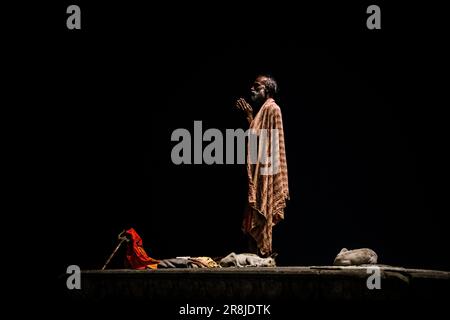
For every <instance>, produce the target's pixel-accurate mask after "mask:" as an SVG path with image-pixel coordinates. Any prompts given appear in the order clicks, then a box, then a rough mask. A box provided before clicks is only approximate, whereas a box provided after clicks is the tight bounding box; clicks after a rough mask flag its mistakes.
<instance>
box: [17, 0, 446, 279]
mask: <svg viewBox="0 0 450 320" xmlns="http://www.w3.org/2000/svg"><path fill="white" fill-rule="evenodd" d="M69 4H72V3H59V4H58V5H55V6H50V5H48V6H46V7H45V14H46V18H45V19H43V20H42V19H41V20H40V27H39V28H38V30H36V29H33V33H32V34H33V35H34V34H35V33H36V34H37V36H36V37H34V38H33V39H31V41H30V42H29V44H30V47H29V49H30V51H29V52H28V54H29V55H28V56H27V58H26V60H25V61H24V65H26V66H29V70H31V71H32V72H30V77H29V78H27V79H29V80H30V82H31V83H32V87H33V88H34V90H33V91H31V92H32V98H35V99H36V100H35V101H39V103H37V102H36V108H33V109H32V110H31V111H30V112H29V113H27V115H28V116H29V117H30V118H31V119H33V118H34V117H35V116H36V123H35V125H36V126H37V127H38V128H37V130H36V132H35V135H31V136H30V137H29V139H30V140H31V141H34V142H37V143H38V147H37V148H36V150H33V152H30V153H31V155H30V165H31V167H32V168H34V169H35V170H34V173H35V176H33V181H32V183H31V184H30V185H29V187H30V189H31V190H36V194H38V195H37V197H36V198H37V201H36V208H38V209H36V210H37V212H42V213H39V214H36V215H35V216H34V218H32V219H30V220H28V221H27V223H28V226H29V227H30V229H35V227H36V226H37V225H39V234H40V235H42V233H44V234H45V235H47V236H48V238H46V240H45V241H44V240H42V238H38V237H35V239H34V241H36V242H37V243H39V246H38V250H36V252H37V253H38V256H40V257H42V259H43V257H44V256H45V257H48V258H51V259H52V261H53V263H52V264H51V265H52V270H53V271H54V274H55V275H57V274H62V273H64V272H65V268H66V267H67V266H68V265H71V264H77V265H79V266H80V267H81V268H82V269H98V268H101V267H102V265H103V264H104V262H105V260H106V259H107V257H108V256H109V254H110V253H111V252H112V250H113V249H114V247H115V246H116V243H117V239H116V236H117V234H118V233H119V232H120V231H122V230H123V229H125V228H129V227H134V228H135V229H136V230H137V232H138V233H139V234H140V235H141V236H142V238H143V239H144V247H145V249H146V250H147V253H148V254H149V255H150V256H152V257H154V258H159V259H163V258H172V257H175V256H185V255H190V256H204V255H205V256H212V257H216V256H222V255H226V254H228V253H229V252H231V251H236V252H240V251H244V250H245V245H246V242H245V239H244V238H243V236H242V234H241V231H240V224H241V218H242V213H243V209H244V205H245V201H246V188H247V186H246V176H245V167H244V166H243V165H181V166H176V165H174V164H172V162H171V158H170V152H171V149H172V147H173V146H174V145H175V143H174V142H171V140H170V137H171V133H172V131H173V130H174V129H176V128H187V129H188V130H190V131H191V132H192V130H193V121H194V120H202V121H203V128H204V130H206V129H207V128H219V129H221V130H225V128H239V127H243V128H245V125H246V123H245V119H244V117H243V116H242V114H240V113H239V112H238V111H237V110H235V109H234V100H235V99H236V98H238V97H241V96H245V95H246V94H247V93H248V90H249V87H250V85H251V83H252V81H253V80H254V78H255V76H256V75H257V74H259V73H261V72H262V73H265V72H268V73H270V74H272V75H273V76H274V77H275V78H276V79H277V80H278V83H279V86H280V94H279V97H278V98H277V102H278V104H279V105H280V107H281V110H282V113H283V121H284V127H285V135H286V152H287V162H288V172H289V184H290V193H291V201H290V202H288V206H287V209H286V214H285V220H284V221H282V222H281V223H280V224H279V225H277V226H276V227H275V229H274V240H273V241H274V243H273V245H274V251H276V252H278V253H279V257H278V260H277V262H278V264H279V265H283V266H284V265H327V264H331V263H332V262H333V259H334V257H335V255H336V254H337V252H338V251H339V250H340V249H341V248H342V247H347V248H360V247H370V248H372V249H374V250H375V251H376V252H377V253H378V255H379V263H382V264H389V265H396V266H405V267H414V268H430V269H443V270H450V261H449V257H448V251H449V250H448V240H449V239H448V225H447V224H446V214H447V213H448V204H447V202H446V195H447V193H446V189H447V187H446V185H447V181H448V180H447V177H448V176H447V168H446V165H447V161H446V158H445V157H444V155H445V154H446V153H447V150H446V149H447V137H446V134H445V129H446V128H445V126H446V122H447V121H446V117H444V114H446V113H445V108H446V106H447V105H448V99H447V97H446V95H445V94H446V91H447V90H448V79H447V75H448V73H446V70H448V61H447V57H448V49H446V48H445V43H444V39H446V37H445V32H444V29H443V20H442V19H440V17H439V12H442V11H441V10H440V9H439V7H432V6H425V5H422V6H412V5H404V6H398V7H394V6H393V5H392V4H391V5H387V4H379V5H380V7H381V11H382V18H381V19H382V21H381V23H382V29H381V30H368V29H367V28H366V19H367V16H368V15H367V14H366V8H367V6H368V5H369V4H371V3H362V4H345V5H344V4H333V5H331V4H326V3H318V4H317V5H305V4H295V5H281V4H278V5H274V4H273V3H262V2H260V3H257V4H254V5H253V6H250V5H249V6H245V7H244V6H243V5H238V4H230V3H227V4H225V3H217V4H215V5H200V4H191V3H189V4H186V3H185V4H183V5H181V4H175V3H171V4H167V5H165V6H160V5H158V6H157V5H142V4H137V3H135V4H128V3H125V2H124V3H116V4H108V3H103V4H100V3H98V4H97V5H95V6H94V5H93V4H92V3H87V2H85V1H78V2H77V4H79V5H80V7H81V11H82V29H81V30H67V28H66V25H65V23H66V18H67V14H66V13H65V9H66V7H67V5H69ZM41 9H42V8H41ZM34 177H35V178H34ZM33 192H34V191H33ZM122 262H123V255H122V253H120V252H119V255H118V256H117V257H116V258H115V259H114V260H113V261H112V262H111V265H110V267H111V268H119V267H121V266H122Z"/></svg>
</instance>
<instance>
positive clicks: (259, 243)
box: [236, 76, 289, 257]
mask: <svg viewBox="0 0 450 320" xmlns="http://www.w3.org/2000/svg"><path fill="white" fill-rule="evenodd" d="M277 91H278V86H277V83H276V81H275V79H273V78H272V77H270V76H258V77H257V78H256V80H255V82H254V83H253V85H252V87H251V100H252V102H253V106H254V107H255V109H256V110H257V113H256V116H255V117H254V116H253V108H252V106H251V105H250V104H249V103H247V102H246V101H245V100H244V99H243V98H240V99H238V100H237V101H236V107H237V108H238V109H239V110H242V111H243V112H244V113H245V115H246V117H247V121H248V123H249V125H250V132H251V133H255V134H256V135H258V137H259V148H258V152H257V154H256V155H255V154H254V153H255V152H254V151H252V150H253V149H252V147H251V146H250V141H251V138H249V143H248V145H247V173H248V203H247V206H246V210H245V213H244V220H243V224H242V230H243V232H244V233H245V234H247V235H248V236H249V243H250V245H249V246H250V248H249V249H250V251H251V252H253V253H257V254H258V255H260V256H262V257H268V256H270V255H271V254H272V227H273V226H275V225H276V224H277V223H278V222H279V221H280V220H282V219H284V208H285V207H286V201H287V200H289V188H288V175H287V164H286V152H285V147H284V131H283V121H282V116H281V110H280V107H279V106H278V105H277V104H276V103H275V100H274V99H273V97H274V95H275V94H276V93H277ZM258 110H259V111H258ZM265 137H267V139H262V138H265ZM261 139H262V140H264V141H265V142H264V143H263V144H262V145H261V141H262V140H261ZM261 148H262V149H261ZM252 153H253V154H252ZM263 158H264V159H263ZM267 158H269V159H271V160H269V161H268V162H267V161H266V160H267ZM252 159H253V160H252ZM254 159H256V161H254ZM267 169H269V170H267Z"/></svg>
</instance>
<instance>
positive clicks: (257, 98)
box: [250, 91, 265, 103]
mask: <svg viewBox="0 0 450 320" xmlns="http://www.w3.org/2000/svg"><path fill="white" fill-rule="evenodd" d="M250 99H251V100H252V101H253V102H256V103H261V102H262V101H264V99H265V97H264V93H262V92H261V91H260V92H257V91H252V92H251V93H250Z"/></svg>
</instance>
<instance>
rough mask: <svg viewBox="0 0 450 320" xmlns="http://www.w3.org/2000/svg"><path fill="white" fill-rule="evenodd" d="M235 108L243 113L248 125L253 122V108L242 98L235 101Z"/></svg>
mask: <svg viewBox="0 0 450 320" xmlns="http://www.w3.org/2000/svg"><path fill="white" fill-rule="evenodd" d="M236 108H238V109H239V110H242V111H244V112H245V115H246V118H247V121H248V124H249V125H250V124H251V123H252V121H253V108H252V106H251V105H250V104H248V102H247V101H245V99H244V98H240V99H238V100H237V101H236Z"/></svg>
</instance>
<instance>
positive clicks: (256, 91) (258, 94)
mask: <svg viewBox="0 0 450 320" xmlns="http://www.w3.org/2000/svg"><path fill="white" fill-rule="evenodd" d="M264 80H265V78H264V77H258V78H256V80H255V82H254V83H253V85H252V87H251V88H250V90H251V92H250V98H251V99H252V101H253V102H263V101H265V100H266V98H267V96H266V90H265V89H266V86H265V85H264Z"/></svg>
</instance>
